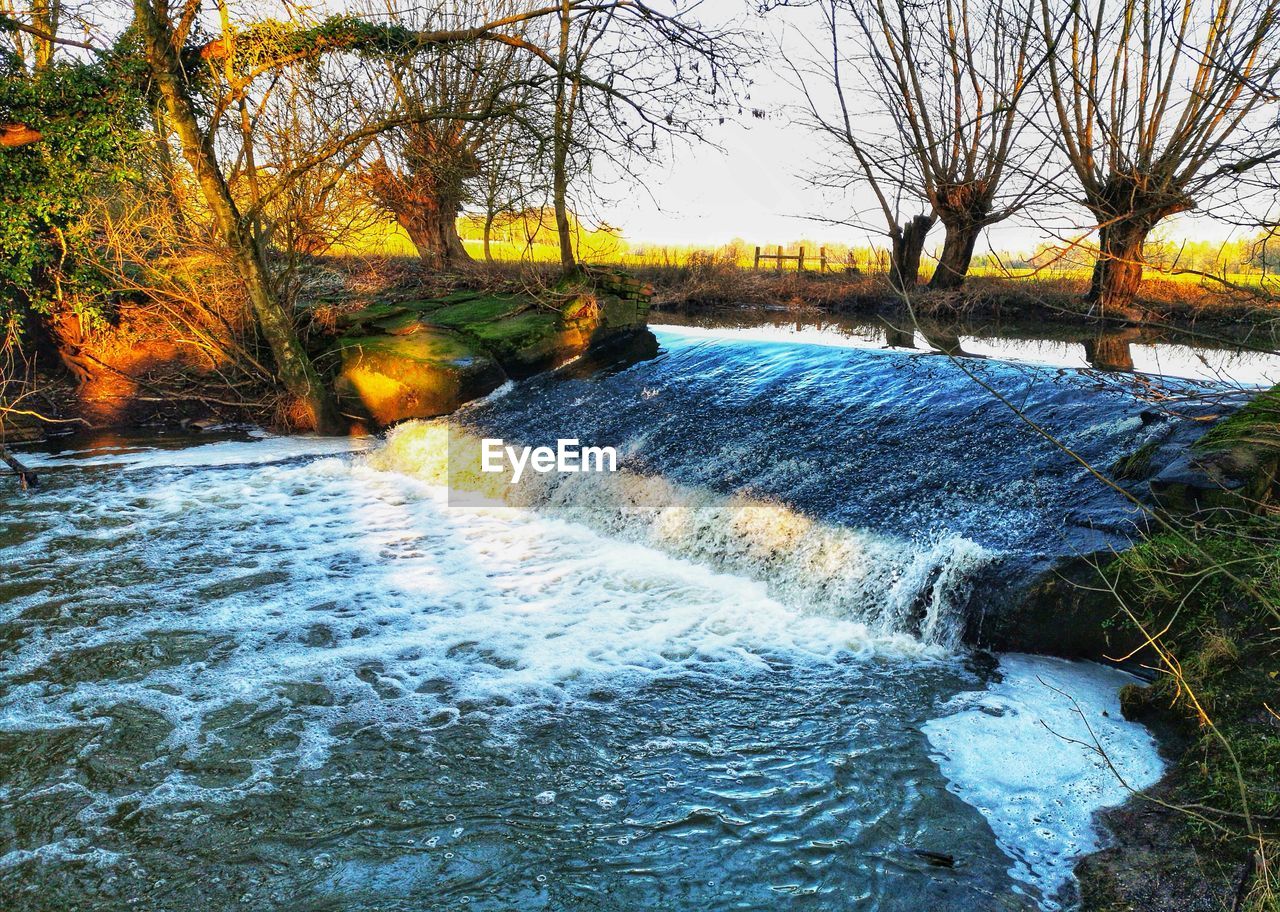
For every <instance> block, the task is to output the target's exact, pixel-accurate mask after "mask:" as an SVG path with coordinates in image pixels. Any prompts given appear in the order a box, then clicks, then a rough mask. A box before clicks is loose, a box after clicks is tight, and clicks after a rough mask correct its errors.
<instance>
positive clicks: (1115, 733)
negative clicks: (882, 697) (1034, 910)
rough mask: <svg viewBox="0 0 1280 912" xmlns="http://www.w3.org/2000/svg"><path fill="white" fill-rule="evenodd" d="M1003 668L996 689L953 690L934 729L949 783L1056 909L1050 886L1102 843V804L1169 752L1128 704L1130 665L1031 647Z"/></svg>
mask: <svg viewBox="0 0 1280 912" xmlns="http://www.w3.org/2000/svg"><path fill="white" fill-rule="evenodd" d="M1000 673H1001V675H1002V676H1003V680H1002V681H1000V682H999V683H997V684H993V685H992V686H991V687H989V688H988V689H986V690H983V691H974V692H970V693H964V694H961V695H959V696H957V697H955V698H953V699H952V700H951V701H950V702H949V703H948V704H947V705H946V706H945V707H944V709H946V710H947V712H948V714H947V715H944V716H943V717H941V718H939V719H934V720H932V721H930V722H928V723H927V724H926V725H925V726H924V731H925V734H926V735H927V736H928V738H929V742H930V744H932V745H933V747H934V748H935V749H936V750H937V754H936V757H935V759H936V760H937V761H938V764H939V765H940V766H941V767H942V771H943V772H944V773H945V774H946V776H947V778H948V779H949V780H950V782H951V790H952V791H953V792H955V794H956V795H958V796H959V797H961V798H962V799H964V800H965V801H966V802H968V803H969V804H971V805H973V806H974V807H975V808H977V809H978V810H979V811H981V812H982V814H983V816H985V817H986V818H987V821H988V822H989V823H990V824H991V828H992V830H994V831H995V834H996V839H997V841H998V843H999V845H1000V847H1001V848H1002V849H1004V851H1005V852H1006V853H1007V854H1008V855H1009V857H1010V858H1012V859H1013V865H1012V866H1011V867H1010V868H1009V874H1010V876H1011V877H1013V878H1015V879H1017V880H1020V881H1023V882H1024V883H1028V884H1032V885H1034V886H1035V887H1037V888H1038V889H1039V890H1040V892H1041V894H1042V895H1043V896H1045V897H1047V898H1048V899H1046V901H1045V903H1044V904H1043V905H1044V907H1045V908H1048V909H1058V908H1061V906H1060V904H1059V903H1058V902H1056V901H1054V900H1053V899H1052V898H1053V897H1054V896H1056V895H1058V894H1059V893H1060V891H1062V890H1063V888H1064V887H1065V886H1067V885H1068V884H1069V883H1070V881H1071V877H1072V870H1073V869H1074V867H1075V862H1076V860H1078V859H1079V858H1080V857H1081V856H1082V855H1086V854H1088V853H1090V852H1094V851H1097V850H1098V849H1099V848H1100V847H1101V846H1100V843H1099V836H1098V831H1097V827H1096V826H1095V824H1094V819H1093V817H1094V815H1095V814H1096V813H1097V812H1098V811H1099V810H1102V809H1104V808H1109V807H1115V806H1117V805H1120V804H1123V803H1124V801H1125V800H1126V799H1127V798H1128V797H1129V795H1130V789H1132V790H1135V791H1136V790H1140V789H1145V788H1148V787H1150V786H1152V785H1154V784H1155V783H1156V782H1157V781H1158V780H1159V778H1160V776H1161V774H1162V772H1163V769H1164V764H1163V762H1162V761H1161V759H1160V755H1159V753H1158V751H1157V749H1156V744H1155V741H1154V739H1153V738H1152V737H1151V734H1150V733H1149V732H1147V731H1146V729H1144V728H1142V727H1141V726H1139V725H1134V724H1132V723H1129V722H1126V721H1125V720H1124V717H1123V716H1122V715H1121V713H1120V700H1119V691H1120V688H1121V687H1122V686H1124V685H1125V684H1128V683H1132V682H1133V681H1134V678H1133V677H1131V676H1130V675H1127V674H1125V673H1123V672H1121V671H1118V670H1116V669H1112V668H1106V667H1104V666H1101V665H1095V664H1091V663H1086V662H1067V661H1064V660H1061V659H1050V658H1044V657H1038V656H1025V655H1006V656H1004V657H1003V658H1002V659H1001V661H1000ZM1122 780H1123V781H1122Z"/></svg>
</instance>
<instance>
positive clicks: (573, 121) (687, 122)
mask: <svg viewBox="0 0 1280 912" xmlns="http://www.w3.org/2000/svg"><path fill="white" fill-rule="evenodd" d="M696 9H697V4H696V3H694V4H690V5H687V6H685V5H680V6H678V7H677V9H676V11H675V12H673V13H662V12H659V11H658V10H656V9H655V8H653V7H650V6H648V5H646V4H644V3H640V2H634V0H630V2H618V3H611V4H597V5H583V6H575V5H574V4H572V3H570V2H569V0H562V2H561V4H560V7H559V10H558V14H557V17H556V22H555V37H554V41H555V49H554V51H553V52H552V53H548V54H544V55H541V56H542V59H543V60H544V62H545V63H547V65H548V66H549V67H550V68H551V69H552V70H553V71H554V73H555V79H554V81H553V83H552V85H553V91H552V97H551V102H550V107H551V117H550V122H551V135H550V136H549V137H547V139H549V146H550V152H551V177H552V186H551V198H552V206H553V208H554V211H555V218H556V235H557V238H558V241H559V247H560V264H561V268H562V270H563V271H564V272H565V273H566V274H568V273H572V272H574V271H575V270H576V269H577V265H578V263H577V255H576V252H575V249H574V243H573V236H574V224H575V222H576V219H574V218H573V217H572V215H571V208H572V207H571V205H570V185H571V183H572V182H573V181H574V180H575V179H577V180H578V181H579V182H580V183H581V182H583V181H584V180H586V179H589V178H592V177H594V176H597V175H598V174H599V172H600V171H601V170H603V167H602V165H603V164H604V163H608V165H610V166H611V167H612V168H613V170H614V171H615V172H618V173H622V174H624V175H625V176H626V177H628V178H632V177H634V175H633V174H632V173H631V162H632V160H633V158H634V157H636V156H644V157H647V156H652V155H653V154H655V153H656V152H657V151H658V150H659V148H660V147H661V146H662V144H663V143H664V142H666V141H670V140H671V139H673V138H676V137H685V138H690V139H700V138H701V136H702V127H703V126H704V124H705V123H707V122H708V121H711V120H715V119H718V118H720V117H722V116H723V114H724V112H725V111H726V110H727V109H728V108H729V107H730V106H731V105H732V104H733V103H734V102H733V99H732V98H731V96H730V92H729V89H730V87H731V86H732V85H733V84H734V83H735V82H736V80H737V77H738V74H739V70H740V67H741V65H742V63H743V62H744V61H745V60H746V59H747V56H748V53H747V50H746V48H745V47H744V46H743V45H742V43H741V42H740V40H739V36H738V35H737V34H736V33H735V32H733V31H731V30H728V29H712V28H709V27H707V26H704V25H703V24H701V23H700V22H698V21H697V20H696V19H695V18H693V13H694V12H695V11H696ZM581 192H582V195H583V196H585V195H586V194H587V193H589V192H590V188H589V187H583V188H581ZM579 208H581V206H580V207H579Z"/></svg>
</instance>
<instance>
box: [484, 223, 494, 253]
mask: <svg viewBox="0 0 1280 912" xmlns="http://www.w3.org/2000/svg"><path fill="white" fill-rule="evenodd" d="M492 237H493V211H492V210H490V211H489V212H487V213H485V216H484V261H485V262H486V263H492V262H493V251H492V250H490V249H489V241H490V239H491V238H492Z"/></svg>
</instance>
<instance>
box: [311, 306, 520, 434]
mask: <svg viewBox="0 0 1280 912" xmlns="http://www.w3.org/2000/svg"><path fill="white" fill-rule="evenodd" d="M335 351H336V352H337V354H338V355H339V356H340V358H341V366H340V367H339V370H338V377H337V379H336V380H335V382H334V391H335V392H336V393H337V396H338V402H339V405H340V406H341V407H342V409H343V411H344V412H346V413H348V414H351V415H356V416H358V417H360V418H368V419H372V420H373V421H374V422H376V423H377V424H379V425H384V426H385V425H389V424H394V423H395V422H397V421H403V420H405V419H407V418H432V417H435V416H437V415H445V414H448V413H449V412H452V411H454V410H455V409H457V408H458V406H460V405H462V404H463V403H464V402H467V401H469V400H471V399H475V398H477V397H479V396H483V395H486V394H487V393H490V392H492V391H493V390H495V389H497V388H498V386H500V385H501V384H502V383H503V381H505V380H506V374H505V373H504V372H503V370H502V368H501V367H500V366H499V365H498V363H497V362H496V361H495V360H494V359H493V358H492V357H491V356H490V355H489V354H488V353H487V352H485V351H484V350H483V349H480V348H477V347H476V346H474V345H472V344H470V343H469V342H468V340H466V339H464V338H463V337H461V336H459V335H458V334H456V333H452V332H449V331H447V330H443V329H439V328H436V327H430V326H423V327H422V328H421V329H420V330H418V331H416V332H413V333H410V334H407V335H399V336H385V335H384V336H362V337H351V336H348V337H345V338H343V339H340V340H339V341H338V344H337V346H335Z"/></svg>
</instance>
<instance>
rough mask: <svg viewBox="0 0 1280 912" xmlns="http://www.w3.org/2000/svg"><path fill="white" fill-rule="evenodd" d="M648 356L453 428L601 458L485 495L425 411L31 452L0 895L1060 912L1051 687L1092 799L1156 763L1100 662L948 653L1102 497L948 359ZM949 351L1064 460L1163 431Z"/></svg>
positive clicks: (1098, 513)
mask: <svg viewBox="0 0 1280 912" xmlns="http://www.w3.org/2000/svg"><path fill="white" fill-rule="evenodd" d="M658 335H659V340H660V343H661V346H662V351H661V353H660V354H659V356H658V357H656V358H653V359H650V360H647V361H641V362H639V363H636V364H634V365H631V366H629V367H626V368H624V369H619V370H614V371H608V372H604V373H601V374H597V375H594V376H592V377H576V378H575V377H573V376H570V375H568V374H566V375H564V376H561V377H556V378H541V379H537V380H534V381H531V382H529V383H526V384H521V385H520V386H518V387H516V388H514V389H509V390H505V391H503V393H502V394H501V395H496V396H494V397H491V398H490V399H489V400H487V401H485V402H482V403H477V404H475V405H474V406H472V407H470V408H468V409H466V410H465V411H464V413H463V414H461V415H459V416H457V418H456V420H455V421H454V422H453V423H452V428H453V431H452V432H449V433H454V434H457V433H458V432H460V431H462V430H464V429H465V430H467V431H471V432H475V431H483V432H485V433H489V432H491V431H493V432H499V433H501V434H503V435H504V436H507V437H510V438H511V439H512V440H520V441H524V442H529V443H534V442H540V441H541V440H542V439H543V438H546V437H550V438H554V437H555V436H557V435H564V434H567V433H572V434H574V435H577V436H579V437H581V438H582V439H583V440H584V441H590V442H593V443H599V444H608V445H616V446H618V447H619V450H620V453H621V456H622V459H621V468H622V469H623V472H622V473H620V474H619V475H618V476H611V477H609V478H608V479H605V480H604V481H605V482H607V483H604V484H603V485H602V486H600V487H575V486H556V485H552V484H542V485H541V486H539V487H536V488H534V489H531V490H530V491H529V492H528V495H527V506H525V507H523V508H520V509H508V508H483V509H476V508H459V507H456V506H455V507H449V506H448V505H447V498H448V495H447V493H446V489H445V487H444V485H443V484H442V482H443V481H444V480H445V478H444V475H443V474H442V473H443V471H444V470H443V468H442V466H443V458H442V455H441V453H442V451H443V448H444V443H445V437H446V434H447V432H446V427H447V425H446V423H445V422H417V423H410V424H408V425H405V426H402V427H401V428H398V429H397V430H396V431H394V432H393V433H392V434H391V435H390V437H389V439H388V440H386V441H379V440H373V441H354V442H351V441H326V440H316V439H308V438H266V437H260V438H255V437H248V438H241V439H224V440H218V441H216V442H211V443H210V442H205V441H203V440H198V439H197V440H195V441H192V440H184V441H181V442H178V441H173V440H170V441H165V440H158V441H157V440H151V441H136V442H133V443H128V442H124V443H119V442H118V443H117V445H116V446H113V447H103V448H96V449H94V448H86V447H77V448H75V449H71V450H67V451H64V452H61V453H55V452H46V453H43V454H39V453H34V452H30V451H29V452H27V453H26V454H25V457H26V458H27V459H28V461H30V462H31V463H33V466H34V467H36V468H39V469H40V470H41V472H42V475H43V478H42V481H43V483H42V487H41V489H40V490H39V491H38V492H37V493H34V494H32V495H30V496H21V495H19V494H18V493H17V492H16V491H14V490H13V489H12V488H6V489H5V490H4V492H3V494H2V495H0V895H3V896H5V897H6V900H5V907H6V908H12V909H18V910H25V909H47V908H82V909H91V908H101V909H115V908H126V907H127V908H146V909H179V908H191V907H192V906H198V907H200V908H206V909H215V910H222V909H291V910H292V909H333V910H348V909H370V910H372V909H405V910H408V909H422V910H426V909H432V910H434V909H444V908H469V909H492V910H506V909H547V910H565V909H584V910H637V909H664V910H665V909H673V910H685V909H688V910H693V909H697V910H718V909H763V908H770V909H774V908H795V909H814V910H819V909H822V910H825V909H867V910H870V909H877V910H904V912H906V910H912V912H914V910H920V909H938V910H949V909H951V910H965V912H968V910H973V909H984V910H985V909H1027V910H1029V909H1037V908H1055V907H1058V906H1059V905H1063V904H1065V905H1069V904H1070V897H1071V890H1072V885H1071V881H1070V871H1071V867H1072V864H1073V862H1074V859H1075V858H1077V857H1078V856H1079V855H1080V854H1082V853H1084V852H1087V851H1089V850H1090V849H1091V848H1093V847H1094V846H1096V844H1097V840H1098V838H1099V837H1098V835H1097V833H1096V832H1095V831H1094V830H1093V828H1092V826H1091V823H1090V821H1091V815H1092V814H1093V812H1094V811H1095V810H1096V809H1098V808H1099V807H1103V806H1106V805H1110V804H1115V803H1118V802H1120V801H1122V800H1123V798H1124V796H1125V791H1124V790H1123V788H1121V787H1120V786H1119V784H1118V783H1117V782H1116V781H1115V780H1114V777H1113V776H1112V775H1111V774H1110V773H1109V772H1108V771H1107V770H1106V769H1105V766H1104V764H1103V763H1102V761H1101V760H1100V759H1099V758H1098V757H1097V756H1096V755H1094V754H1093V753H1092V752H1090V751H1088V750H1085V749H1084V748H1081V747H1079V746H1078V745H1072V744H1070V743H1068V742H1067V741H1065V740H1063V739H1064V738H1068V737H1074V738H1082V739H1083V738H1087V737H1088V734H1087V731H1088V730H1087V729H1086V728H1085V726H1084V721H1083V720H1082V718H1081V715H1080V714H1079V713H1077V712H1076V710H1075V706H1076V705H1078V706H1079V708H1080V712H1081V713H1083V716H1084V719H1087V721H1088V724H1089V727H1090V728H1091V729H1092V731H1093V732H1094V733H1095V734H1096V735H1097V737H1098V738H1099V739H1100V740H1101V742H1102V746H1103V747H1104V748H1105V749H1106V751H1107V753H1108V755H1109V757H1110V758H1111V760H1112V762H1114V763H1116V765H1117V766H1118V768H1120V769H1121V770H1123V771H1124V772H1125V774H1126V776H1127V778H1128V779H1129V781H1130V783H1131V784H1135V785H1139V786H1140V785H1144V784H1147V783H1151V782H1153V781H1154V780H1155V779H1156V778H1157V777H1158V775H1159V772H1160V769H1161V763H1160V760H1159V758H1158V756H1157V754H1156V751H1155V747H1154V744H1153V742H1152V740H1151V738H1150V736H1149V735H1148V734H1147V733H1146V732H1145V731H1144V730H1143V729H1142V728H1140V727H1138V726H1135V725H1130V724H1128V723H1125V722H1123V721H1122V720H1121V718H1120V714H1119V712H1118V707H1117V705H1116V699H1115V693H1116V690H1117V689H1118V688H1119V686H1120V685H1121V684H1122V683H1124V682H1125V681H1126V680H1128V679H1127V678H1126V676H1124V675H1123V674H1121V673H1120V672H1117V671H1114V670H1110V669H1104V668H1101V667H1098V666H1093V665H1089V664H1085V663H1070V662H1064V661H1060V660H1053V659H1040V658H1031V657H1026V656H1017V655H1011V656H1004V657H1001V659H1000V661H999V667H998V669H997V668H993V667H992V665H991V663H990V662H989V661H988V660H985V659H981V658H971V657H968V656H966V654H965V653H964V651H963V649H962V647H961V645H960V639H961V635H962V634H963V632H964V630H965V628H966V625H967V624H968V623H969V622H970V620H971V619H972V617H973V616H974V614H975V613H980V612H981V611H983V610H987V609H991V610H995V609H994V607H993V606H995V604H996V602H995V601H993V600H997V599H998V598H999V596H1000V592H1001V589H1000V585H999V582H1000V580H1001V579H1002V578H1012V577H1016V576H1018V575H1019V574H1024V573H1028V572H1030V571H1031V570H1032V569H1033V568H1034V567H1036V566H1039V565H1041V564H1043V563H1044V562H1045V561H1047V560H1049V559H1051V558H1052V557H1054V556H1055V555H1062V554H1070V553H1074V552H1075V551H1078V550H1081V549H1087V548H1092V547H1097V546H1101V545H1105V544H1107V543H1114V542H1119V541H1122V540H1123V538H1124V536H1125V535H1126V534H1128V531H1129V530H1130V529H1131V522H1132V519H1133V517H1132V516H1131V515H1130V514H1129V513H1128V512H1127V511H1126V509H1125V508H1124V507H1123V505H1122V503H1120V502H1119V500H1118V499H1117V498H1112V497H1110V496H1108V495H1105V494H1099V493H1098V492H1097V491H1096V490H1095V489H1094V488H1093V487H1092V486H1091V483H1090V481H1089V479H1088V478H1087V477H1086V476H1085V475H1084V473H1083V471H1082V470H1080V469H1079V468H1078V467H1077V466H1075V465H1074V464H1073V463H1071V462H1070V461H1069V460H1067V459H1065V458H1064V457H1063V456H1062V455H1061V453H1060V452H1059V451H1057V450H1056V449H1054V448H1053V447H1051V446H1049V445H1047V444H1045V443H1044V442H1043V441H1042V440H1041V439H1040V438H1037V437H1036V436H1035V435H1034V434H1031V433H1029V432H1028V430H1027V428H1026V425H1025V424H1024V423H1022V422H1021V421H1019V420H1018V419H1017V418H1016V417H1014V416H1012V415H1011V414H1010V413H1009V412H1008V410H1007V409H1006V408H1005V407H1004V406H1001V405H1000V404H999V403H996V402H993V401H992V400H991V397H990V395H989V394H987V393H985V392H984V391H983V390H982V388H981V387H979V386H977V385H976V384H975V383H974V381H973V380H972V379H971V378H970V377H969V376H968V375H967V374H966V372H965V371H964V370H961V369H960V368H959V367H957V366H956V365H955V364H953V363H952V362H950V361H949V360H947V359H942V358H937V357H930V356H922V355H917V354H910V353H902V352H895V351H881V350H877V349H875V348H873V347H866V348H859V347H853V348H849V347H838V346H812V345H804V344H796V343H794V342H767V341H766V342H761V341H750V340H747V339H742V338H737V339H732V338H723V337H721V338H708V337H707V334H706V333H705V332H695V333H692V334H690V333H688V332H685V331H678V330H664V331H661V332H660V333H659V334H658ZM973 365H976V367H973ZM967 366H969V367H970V368H971V370H974V371H976V372H978V375H979V376H980V377H981V378H982V379H983V380H984V381H985V382H987V383H988V385H990V386H992V387H993V388H996V389H998V390H1000V391H1001V392H1002V394H1004V395H1006V396H1008V397H1010V398H1011V399H1012V398H1015V397H1016V401H1017V402H1018V404H1019V405H1020V406H1021V407H1022V408H1024V409H1025V410H1026V411H1027V413H1028V415H1030V416H1033V417H1035V418H1036V420H1038V421H1040V422H1042V423H1043V424H1045V425H1046V426H1048V427H1049V428H1050V429H1051V430H1052V431H1053V432H1054V433H1057V434H1060V435H1062V436H1063V437H1064V438H1066V439H1068V440H1070V441H1071V442H1073V443H1074V444H1075V445H1077V446H1079V447H1080V448H1081V449H1082V450H1083V451H1084V452H1085V453H1086V455H1088V457H1089V458H1091V459H1096V460H1097V461H1099V462H1100V463H1103V464H1107V463H1108V460H1114V459H1115V458H1118V456H1120V455H1123V454H1124V453H1125V452H1128V451H1131V450H1132V449H1133V448H1134V447H1135V446H1137V445H1140V444H1141V443H1143V442H1145V441H1146V440H1148V439H1151V438H1152V437H1153V435H1159V434H1166V433H1170V426H1171V425H1173V424H1177V423H1178V422H1179V419H1178V418H1176V417H1173V416H1171V415H1168V414H1161V415H1159V416H1157V417H1154V418H1153V417H1152V416H1151V415H1150V414H1145V415H1144V413H1149V412H1151V410H1152V403H1151V402H1150V401H1143V400H1140V399H1135V398H1134V397H1133V395H1132V394H1131V391H1130V390H1127V389H1125V388H1123V386H1122V385H1119V384H1114V383H1109V382H1100V381H1099V380H1098V378H1097V377H1096V376H1095V375H1093V374H1091V373H1080V372H1078V371H1074V370H1070V369H1064V368H1058V367H1031V366H1026V365H1007V364H1004V363H1001V362H997V361H993V360H987V361H975V362H973V363H972V365H967ZM1172 388H1173V389H1175V390H1176V389H1177V386H1176V384H1175V385H1174V387H1172ZM1170 401H1172V400H1170ZM1179 407H1182V406H1179ZM1186 408H1187V409H1189V410H1190V411H1191V412H1194V411H1195V407H1192V406H1187V407H1186ZM175 444H179V445H175ZM628 504H629V505H628ZM1067 695H1069V696H1070V697H1071V698H1074V700H1075V701H1076V703H1073V702H1072V700H1071V699H1069V698H1068V696H1067ZM929 853H940V854H942V855H946V856H950V857H952V858H953V859H954V862H955V864H954V866H952V867H947V866H940V865H938V864H935V863H932V862H931V858H933V860H934V861H936V860H937V859H936V857H934V856H931V855H930V854H929Z"/></svg>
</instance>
